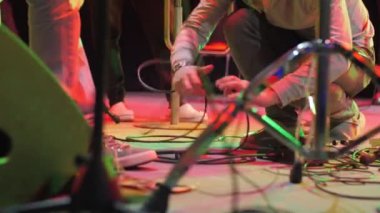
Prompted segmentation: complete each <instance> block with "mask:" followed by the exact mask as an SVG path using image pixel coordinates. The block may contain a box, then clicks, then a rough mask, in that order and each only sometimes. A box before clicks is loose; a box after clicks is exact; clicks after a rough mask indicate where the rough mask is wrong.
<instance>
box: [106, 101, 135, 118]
mask: <svg viewBox="0 0 380 213" xmlns="http://www.w3.org/2000/svg"><path fill="white" fill-rule="evenodd" d="M109 111H110V113H112V114H113V115H115V116H117V117H118V118H119V119H120V121H123V122H126V121H133V119H134V118H135V114H134V112H133V111H132V110H130V109H127V107H126V106H125V104H124V102H118V103H116V104H114V105H112V106H111V108H110V109H109Z"/></svg>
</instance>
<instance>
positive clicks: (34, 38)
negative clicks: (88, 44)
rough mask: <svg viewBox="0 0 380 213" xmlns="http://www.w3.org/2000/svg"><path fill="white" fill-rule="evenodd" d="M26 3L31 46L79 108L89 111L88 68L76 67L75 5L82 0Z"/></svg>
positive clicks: (91, 98)
mask: <svg viewBox="0 0 380 213" xmlns="http://www.w3.org/2000/svg"><path fill="white" fill-rule="evenodd" d="M27 3H28V5H29V28H30V29H29V34H30V38H29V40H30V46H31V48H32V49H33V50H34V51H35V52H36V53H37V54H38V55H39V56H40V57H41V58H42V60H43V61H44V62H45V63H46V64H47V65H48V67H50V69H52V71H53V72H54V74H55V75H56V77H57V78H58V80H59V82H60V83H61V85H62V87H63V88H64V89H65V90H66V91H67V93H68V94H69V95H70V96H71V97H72V98H73V99H74V101H76V102H77V104H78V105H79V107H80V108H81V109H82V111H84V112H89V111H92V109H93V104H94V95H93V93H92V92H93V91H94V90H93V89H92V90H91V91H86V88H89V87H92V86H93V81H92V78H91V75H90V70H89V69H88V68H87V69H81V68H80V66H81V62H80V57H81V55H80V49H79V48H80V45H79V37H80V17H79V8H80V7H81V5H82V3H83V0H77V1H69V0H49V1H45V0H27ZM82 57H83V55H82ZM80 79H81V80H80Z"/></svg>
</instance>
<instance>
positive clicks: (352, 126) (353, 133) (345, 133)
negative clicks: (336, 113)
mask: <svg viewBox="0 0 380 213" xmlns="http://www.w3.org/2000/svg"><path fill="white" fill-rule="evenodd" d="M365 123H366V120H365V116H364V114H363V113H361V112H360V113H358V114H357V115H356V116H354V117H352V118H350V119H347V120H345V121H343V122H342V123H340V124H339V125H337V126H335V127H334V128H332V129H331V131H330V137H331V140H332V145H333V146H334V147H336V148H341V147H343V146H346V145H348V144H347V143H349V141H350V140H354V139H356V138H357V137H359V136H360V135H361V134H362V133H363V131H364V128H365Z"/></svg>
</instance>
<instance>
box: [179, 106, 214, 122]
mask: <svg viewBox="0 0 380 213" xmlns="http://www.w3.org/2000/svg"><path fill="white" fill-rule="evenodd" d="M178 113H179V120H180V121H182V122H193V123H197V122H201V121H203V122H206V121H207V120H208V116H207V114H206V113H205V112H204V111H198V110H196V109H194V107H193V106H191V104H189V103H186V104H183V105H182V106H180V107H179V112H178Z"/></svg>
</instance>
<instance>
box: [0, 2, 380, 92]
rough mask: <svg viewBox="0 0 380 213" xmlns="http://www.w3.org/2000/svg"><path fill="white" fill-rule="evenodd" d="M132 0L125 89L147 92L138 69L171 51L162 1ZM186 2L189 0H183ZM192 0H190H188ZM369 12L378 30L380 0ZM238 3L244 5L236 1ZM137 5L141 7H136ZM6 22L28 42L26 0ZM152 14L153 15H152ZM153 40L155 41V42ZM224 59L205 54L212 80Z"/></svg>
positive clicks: (5, 9) (85, 28) (85, 15)
mask: <svg viewBox="0 0 380 213" xmlns="http://www.w3.org/2000/svg"><path fill="white" fill-rule="evenodd" d="M91 1H93V0H86V1H85V4H84V5H83V7H82V9H81V16H82V22H83V23H82V39H83V40H84V43H86V42H88V40H89V39H90V37H91V35H90V32H89V31H90V27H89V21H90V18H89V17H90V5H91V3H92V2H91ZM133 1H143V0H125V3H124V6H123V33H122V36H121V39H120V46H121V49H122V63H123V67H124V70H125V76H126V82H125V88H126V90H127V91H144V90H145V89H144V88H143V87H142V86H141V84H140V83H139V82H138V80H137V75H136V70H137V68H138V66H139V65H140V64H141V63H143V62H144V61H146V60H148V59H153V58H163V59H165V60H168V55H169V51H168V50H167V48H166V47H165V44H164V41H163V0H148V1H146V3H145V4H143V3H140V4H135V3H134V2H133ZM184 2H186V1H184ZM187 2H189V1H187ZM190 2H191V3H188V5H184V6H185V13H188V12H189V11H190V9H191V8H193V7H194V6H195V4H196V1H190ZM364 3H365V4H366V5H367V8H368V10H369V13H370V18H371V20H372V22H373V24H374V26H375V31H376V32H379V30H380V29H379V27H380V19H379V18H380V16H379V15H378V14H379V12H380V2H379V3H378V1H376V0H364ZM237 4H238V6H242V4H241V3H240V2H239V1H237ZM136 5H138V6H136ZM1 7H2V19H3V22H4V23H5V24H6V25H7V26H8V27H9V28H11V29H12V30H13V31H14V32H16V33H17V34H18V35H19V36H20V37H21V38H22V39H23V40H24V41H25V42H26V43H28V27H27V5H26V3H25V0H5V1H3V3H2V5H1ZM152 17H153V18H152ZM222 37H223V36H222V33H221V30H220V27H219V28H218V29H217V31H216V33H215V35H214V36H213V39H214V40H223V38H222ZM153 40H154V41H153ZM379 44H380V40H379V36H378V34H377V33H376V35H375V50H376V61H377V62H378V63H379V62H380V48H379ZM86 52H87V55H88V58H89V61H90V62H91V58H92V51H91V46H90V47H89V45H86ZM224 60H225V59H224V58H218V57H205V58H204V61H205V63H212V64H214V65H215V66H216V70H220V72H219V73H213V74H212V75H211V79H212V80H214V79H216V78H219V77H221V76H222V75H223V73H224V64H225V62H224ZM164 70H167V71H165V72H166V74H169V72H170V67H169V66H168V65H166V66H164ZM229 70H230V73H232V74H237V70H236V67H235V66H234V64H233V62H232V63H231V66H230V69H229ZM163 74H164V75H166V74H165V73H162V67H161V72H158V71H157V69H156V67H148V68H147V69H144V72H143V78H144V81H146V82H147V83H148V84H150V85H152V86H155V87H159V88H163V85H164V84H166V83H167V82H162V81H164V80H163V78H162V76H161V77H160V75H163ZM373 88H374V87H373V85H370V86H369V87H368V88H367V89H365V90H364V91H363V92H361V93H360V94H359V97H372V95H373V90H374V89H373Z"/></svg>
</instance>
